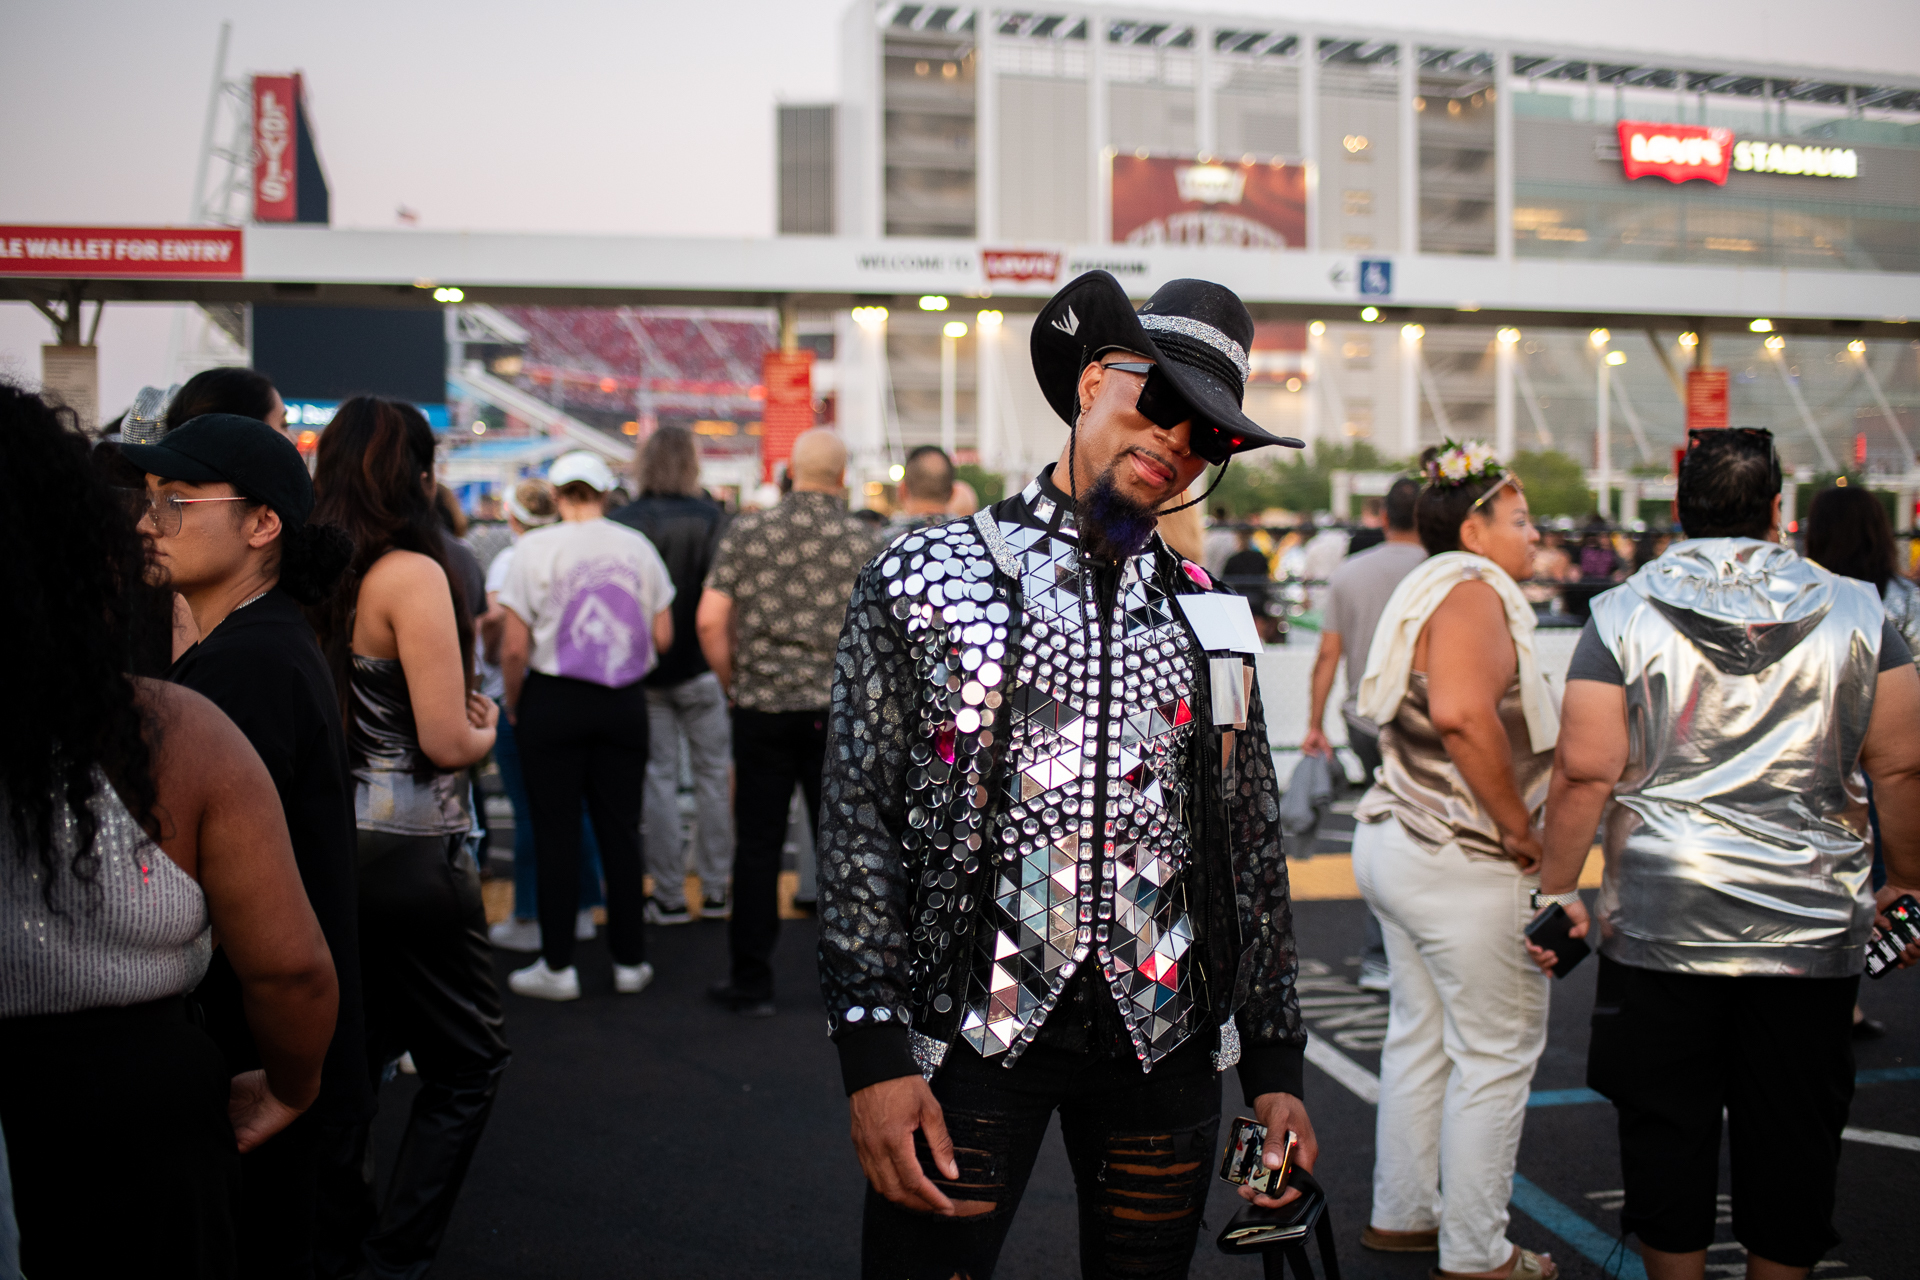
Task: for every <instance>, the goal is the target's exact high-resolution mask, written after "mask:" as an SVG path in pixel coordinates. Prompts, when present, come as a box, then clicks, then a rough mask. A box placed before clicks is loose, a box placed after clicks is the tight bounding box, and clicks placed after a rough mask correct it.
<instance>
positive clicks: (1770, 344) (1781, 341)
mask: <svg viewBox="0 0 1920 1280" xmlns="http://www.w3.org/2000/svg"><path fill="white" fill-rule="evenodd" d="M1786 347H1787V340H1786V339H1785V338H1783V337H1781V336H1780V335H1779V334H1777V333H1776V334H1774V335H1773V336H1772V337H1771V338H1768V339H1767V350H1769V351H1784V350H1786Z"/></svg>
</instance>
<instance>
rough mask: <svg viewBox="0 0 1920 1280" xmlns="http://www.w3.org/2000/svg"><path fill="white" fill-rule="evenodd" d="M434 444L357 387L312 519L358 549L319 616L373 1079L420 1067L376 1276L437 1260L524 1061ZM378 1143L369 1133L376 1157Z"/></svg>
mask: <svg viewBox="0 0 1920 1280" xmlns="http://www.w3.org/2000/svg"><path fill="white" fill-rule="evenodd" d="M433 449H434V441H433V432H432V429H431V428H429V427H428V426H427V420H426V418H425V417H424V416H423V415H422V414H421V412H420V411H419V410H418V409H416V408H414V407H413V406H412V405H409V404H403V403H401V402H399V401H396V400H384V399H380V398H377V397H374V396H356V397H354V398H353V399H351V400H348V401H347V402H346V403H345V404H343V405H341V406H340V409H339V412H338V413H336V414H335V415H334V418H333V421H332V422H331V423H329V424H328V426H327V429H326V431H325V432H324V433H322V435H321V437H320V449H319V455H318V460H317V466H316V468H315V473H314V489H315V491H316V494H317V500H316V502H315V505H314V511H313V519H314V520H315V521H320V522H324V523H327V524H332V525H336V526H338V527H339V528H341V529H343V530H345V531H346V533H347V535H348V536H349V537H351V538H352V539H353V546H354V551H353V559H352V561H351V562H350V563H349V564H348V566H347V571H346V573H345V574H344V575H342V578H341V581H340V583H339V585H338V586H337V587H336V588H335V589H334V591H333V593H332V594H331V595H329V596H328V597H327V598H326V599H325V600H324V601H323V602H322V603H320V604H319V605H317V606H315V607H313V608H312V609H310V610H309V611H308V616H309V617H310V618H311V619H312V620H313V623H314V627H315V630H317V631H318V632H319V633H320V647H321V650H322V652H324V653H325V654H326V656H327V661H328V664H329V665H330V666H331V667H332V668H333V678H334V683H335V685H336V686H337V688H338V689H339V693H340V698H341V703H342V707H341V712H342V718H343V720H345V722H346V729H347V747H348V756H349V763H350V765H351V768H352V771H353V777H354V822H355V825H356V826H357V828H358V830H359V837H358V844H359V851H358V859H359V880H360V886H359V906H360V971H361V975H362V981H363V983H364V989H365V993H366V1020H367V1054H368V1059H369V1064H370V1066H371V1068H372V1070H373V1072H374V1074H375V1077H376V1078H378V1076H379V1075H380V1074H382V1073H383V1072H384V1071H385V1069H386V1067H387V1065H388V1064H389V1063H392V1062H393V1061H394V1060H395V1059H397V1058H399V1057H400V1055H401V1054H403V1053H411V1054H412V1055H413V1062H414V1066H415V1067H416V1068H417V1070H418V1071H419V1075H420V1092H419V1093H418V1094H417V1095H416V1096H415V1098H414V1104H413V1114H412V1117H411V1118H410V1119H409V1121H408V1124H407V1132H406V1137H405V1138H404V1139H403V1140H402V1144H401V1149H400V1157H399V1161H398V1165H397V1167H396V1169H395V1170H394V1174H393V1177H392V1179H391V1180H390V1182H389V1184H388V1187H387V1193H386V1200H385V1203H384V1204H381V1205H376V1204H375V1200H374V1193H373V1186H372V1184H371V1181H369V1182H368V1183H367V1184H366V1186H365V1191H364V1195H363V1197H362V1198H361V1201H360V1203H359V1205H358V1206H357V1207H356V1208H355V1209H354V1210H353V1211H352V1213H351V1214H349V1215H348V1216H349V1217H354V1216H356V1215H357V1222H356V1233H355V1234H356V1237H357V1238H356V1239H355V1240H351V1241H344V1242H341V1247H342V1248H344V1249H346V1250H349V1251H351V1250H352V1249H353V1248H354V1247H355V1246H356V1245H357V1247H358V1249H359V1252H360V1255H361V1257H360V1258H359V1259H352V1258H347V1259H343V1261H344V1262H354V1263H357V1264H359V1265H364V1266H365V1267H366V1269H367V1270H368V1271H369V1272H370V1273H371V1274H373V1275H375V1276H400V1275H420V1274H422V1273H424V1272H425V1271H426V1269H427V1268H428V1267H429V1266H430V1265H431V1264H432V1262H433V1258H434V1255H435V1253H436V1252H437V1251H438V1249H439V1247H440V1240H441V1237H442V1236H444V1235H445V1233H446V1227H447V1219H448V1217H449V1215H451V1214H452V1212H453V1206H454V1202H455V1201H456V1200H457V1199H458V1198H459V1196H460V1187H461V1184H462V1182H464V1181H465V1179H466V1174H467V1166H468V1165H469V1163H470V1162H471V1161H472V1159H473V1153H474V1150H475V1149H476V1148H477V1147H478V1146H479V1144H480V1135H481V1134H482V1132H484V1130H485V1129H486V1125H487V1117H488V1115H489V1114H490V1113H491V1112H492V1110H493V1098H494V1093H495V1091H496V1090H497V1089H498V1088H499V1084H500V1073H501V1072H502V1071H504V1070H505V1069H506V1065H507V1057H508V1054H507V1045H506V1041H505V1039H504V1038H503V1037H502V1035H501V1016H500V993H499V989H498V988H497V987H496V986H495V984H494V980H493V956H492V951H491V949H490V948H489V946H488V944H487V918H486V910H485V908H484V906H483V905H482V903H481V900H480V871H479V868H478V867H476V866H475V865H474V860H473V855H472V853H471V852H470V851H469V850H468V848H467V833H468V831H469V830H470V829H471V828H472V826H473V818H472V809H471V807H470V805H471V800H470V796H469V792H468V787H467V776H466V769H467V767H468V766H469V765H471V764H473V763H474V762H476V761H478V760H480V759H483V758H484V757H485V756H486V754H487V752H488V751H489V750H491V749H492V747H493V742H494V724H495V721H496V720H497V718H498V716H499V713H500V709H499V707H498V706H497V705H496V704H495V703H494V702H493V700H492V699H490V698H487V697H485V696H483V695H481V694H479V693H474V692H470V691H469V688H468V675H469V673H470V672H471V671H472V670H473V629H472V614H471V611H470V609H469V608H468V602H467V601H466V599H465V593H464V591H463V590H462V589H461V587H460V585H459V579H458V578H456V577H454V576H452V575H450V574H449V573H448V571H447V559H446V549H445V543H444V542H443V540H442V538H441V534H440V523H439V516H438V515H437V514H436V513H435V511H434V505H433V492H434V486H433ZM366 1140H367V1138H366V1127H365V1126H362V1127H361V1130H360V1135H359V1138H358V1144H359V1150H360V1151H361V1152H364V1151H365V1143H366ZM362 1167H363V1168H365V1169H366V1170H367V1172H368V1174H369V1175H370V1174H371V1171H372V1167H371V1164H370V1163H365V1162H363V1164H362ZM347 1269H348V1270H351V1269H352V1268H351V1267H350V1266H349V1267H348V1268H347Z"/></svg>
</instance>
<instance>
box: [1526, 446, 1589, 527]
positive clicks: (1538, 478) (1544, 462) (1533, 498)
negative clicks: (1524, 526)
mask: <svg viewBox="0 0 1920 1280" xmlns="http://www.w3.org/2000/svg"><path fill="white" fill-rule="evenodd" d="M1511 466H1512V468H1513V473H1514V474H1515V475H1516V476H1519V477H1520V483H1521V484H1522V485H1524V486H1526V490H1527V508H1528V509H1529V510H1530V511H1531V512H1532V513H1533V515H1534V516H1535V517H1536V518H1538V517H1541V516H1584V515H1587V514H1589V513H1591V512H1593V511H1595V510H1596V509H1598V505H1599V504H1598V502H1597V501H1596V500H1595V495H1594V492H1593V490H1591V489H1589V488H1587V473H1586V468H1584V467H1582V466H1581V465H1580V462H1579V460H1578V459H1576V458H1570V457H1568V456H1567V455H1566V454H1564V453H1561V452H1560V451H1559V450H1558V449H1543V450H1541V451H1540V452H1539V453H1525V452H1522V453H1516V454H1514V455H1513V462H1512V463H1511Z"/></svg>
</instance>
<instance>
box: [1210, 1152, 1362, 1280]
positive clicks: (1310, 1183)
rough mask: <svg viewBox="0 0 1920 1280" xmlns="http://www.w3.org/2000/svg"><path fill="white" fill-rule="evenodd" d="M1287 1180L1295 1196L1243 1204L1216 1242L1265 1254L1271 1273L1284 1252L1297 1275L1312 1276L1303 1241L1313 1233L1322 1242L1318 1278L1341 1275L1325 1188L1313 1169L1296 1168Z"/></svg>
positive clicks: (1224, 1248)
mask: <svg viewBox="0 0 1920 1280" xmlns="http://www.w3.org/2000/svg"><path fill="white" fill-rule="evenodd" d="M1287 1185H1288V1186H1290V1187H1295V1188H1298V1189H1299V1192H1300V1196H1299V1198H1298V1199H1296V1200H1293V1201H1291V1202H1290V1203H1288V1204H1284V1205H1282V1206H1281V1207H1279V1208H1278V1209H1266V1208H1262V1207H1261V1206H1259V1205H1257V1204H1246V1205H1244V1206H1243V1207H1242V1208H1241V1210H1240V1212H1238V1213H1236V1214H1234V1215H1233V1220H1232V1221H1231V1222H1229V1223H1227V1225H1226V1226H1225V1227H1224V1228H1222V1229H1221V1231H1220V1238H1219V1239H1218V1240H1216V1241H1215V1242H1214V1243H1215V1244H1216V1245H1217V1246H1218V1248H1219V1250H1220V1252H1222V1253H1225V1254H1232V1255H1236V1256H1239V1255H1257V1256H1263V1257H1265V1258H1266V1259H1267V1274H1268V1275H1270V1276H1277V1275H1279V1274H1280V1271H1279V1261H1280V1258H1285V1259H1286V1261H1287V1262H1288V1263H1290V1264H1291V1265H1292V1267H1293V1274H1294V1275H1295V1277H1296V1278H1297V1280H1313V1270H1312V1268H1311V1266H1310V1265H1309V1264H1308V1262H1307V1250H1306V1241H1307V1237H1308V1236H1314V1237H1316V1238H1317V1239H1318V1240H1319V1242H1320V1269H1321V1271H1322V1273H1323V1276H1322V1280H1340V1258H1339V1255H1338V1254H1337V1253H1336V1252H1335V1250H1334V1247H1333V1219H1332V1217H1331V1216H1330V1215H1329V1214H1328V1213H1327V1193H1326V1191H1325V1190H1323V1189H1322V1188H1321V1186H1320V1184H1319V1182H1318V1181H1316V1180H1315V1179H1314V1176H1313V1175H1312V1174H1311V1173H1308V1172H1307V1171H1306V1170H1305V1169H1299V1168H1296V1169H1294V1170H1293V1172H1292V1174H1291V1175H1290V1176H1289V1177H1288V1179H1287ZM1276 1255H1278V1256H1276Z"/></svg>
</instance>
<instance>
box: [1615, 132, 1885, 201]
mask: <svg viewBox="0 0 1920 1280" xmlns="http://www.w3.org/2000/svg"><path fill="white" fill-rule="evenodd" d="M1618 128H1619V131H1620V167H1621V169H1622V171H1623V172H1624V173H1625V174H1626V176H1627V179H1628V181H1632V180H1633V179H1635V178H1643V177H1656V178H1665V179H1666V180H1667V181H1668V182H1690V181H1692V180H1693V179H1695V178H1698V179H1701V180H1702V181H1705V182H1711V183H1713V184H1714V185H1715V186H1718V187H1724V186H1726V185H1727V172H1728V170H1730V169H1738V170H1740V171H1742V172H1743V173H1790V174H1800V175H1805V176H1807V177H1818V178H1857V177H1859V176H1860V159H1859V156H1858V154H1857V153H1856V152H1855V151H1853V149H1852V148H1850V147H1813V146H1801V145H1797V144H1794V143H1784V144H1783V143H1777V142H1741V143H1737V144H1736V143H1735V142H1734V140H1733V130H1731V129H1722V128H1718V127H1713V126H1708V125H1697V124H1655V123H1652V122H1649V121H1646V120H1622V121H1620V123H1619V125H1618Z"/></svg>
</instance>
